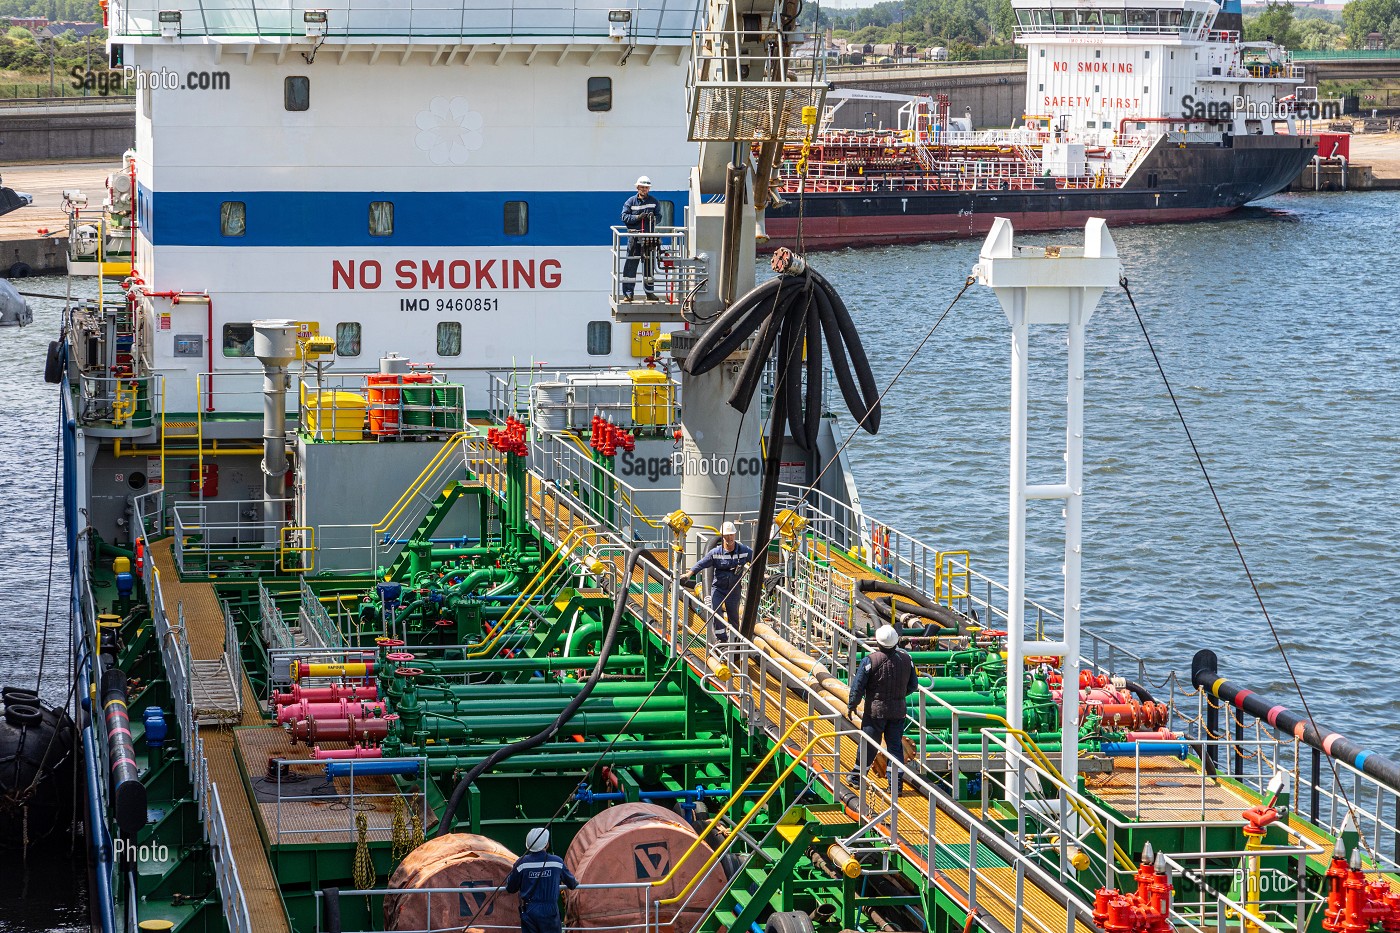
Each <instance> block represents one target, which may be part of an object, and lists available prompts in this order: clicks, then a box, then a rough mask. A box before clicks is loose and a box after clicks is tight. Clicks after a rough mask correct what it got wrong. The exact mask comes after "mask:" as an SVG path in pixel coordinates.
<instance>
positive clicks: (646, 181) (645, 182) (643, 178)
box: [635, 175, 651, 188]
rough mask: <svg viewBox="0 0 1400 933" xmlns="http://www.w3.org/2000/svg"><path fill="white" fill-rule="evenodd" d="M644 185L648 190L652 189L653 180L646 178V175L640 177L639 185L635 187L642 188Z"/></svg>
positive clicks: (638, 179)
mask: <svg viewBox="0 0 1400 933" xmlns="http://www.w3.org/2000/svg"><path fill="white" fill-rule="evenodd" d="M642 185H646V186H647V187H648V188H650V187H651V179H650V178H648V177H646V176H645V175H641V176H639V177H638V178H637V184H636V185H635V187H637V188H640V187H641V186H642Z"/></svg>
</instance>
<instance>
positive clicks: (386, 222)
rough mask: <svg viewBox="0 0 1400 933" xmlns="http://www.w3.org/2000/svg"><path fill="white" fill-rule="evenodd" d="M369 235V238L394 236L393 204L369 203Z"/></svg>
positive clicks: (390, 202)
mask: <svg viewBox="0 0 1400 933" xmlns="http://www.w3.org/2000/svg"><path fill="white" fill-rule="evenodd" d="M369 235H370V236H393V235H394V202H393V201H370V202H369Z"/></svg>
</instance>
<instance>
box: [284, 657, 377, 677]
mask: <svg viewBox="0 0 1400 933" xmlns="http://www.w3.org/2000/svg"><path fill="white" fill-rule="evenodd" d="M300 671H301V665H300V664H299V663H298V662H296V661H293V662H292V680H294V681H300V680H301V677H300ZM369 675H370V670H369V665H368V664H366V663H365V662H363V661H345V662H343V663H330V662H327V663H321V664H307V665H306V676H307V677H368V676H369Z"/></svg>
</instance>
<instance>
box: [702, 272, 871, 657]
mask: <svg viewBox="0 0 1400 933" xmlns="http://www.w3.org/2000/svg"><path fill="white" fill-rule="evenodd" d="M772 267H773V270H774V271H775V272H778V273H781V274H780V275H778V277H776V278H773V279H769V280H768V281H767V282H764V283H763V284H762V285H759V286H758V287H757V288H755V289H753V290H752V291H750V292H749V293H748V294H746V295H743V296H741V297H740V298H739V299H738V300H737V301H735V302H734V304H732V305H731V306H730V307H729V308H728V309H727V310H726V311H725V312H724V313H723V314H721V315H720V316H719V317H718V318H717V319H716V320H715V322H714V324H713V325H711V327H710V329H709V330H707V331H706V332H705V333H704V335H702V336H701V337H700V339H699V340H697V341H696V343H695V348H694V349H693V350H691V352H690V356H689V357H688V358H687V359H686V361H685V370H686V372H688V373H690V374H691V375H692V376H698V375H701V374H702V373H706V372H709V371H710V370H711V369H714V368H715V367H716V366H718V365H720V364H721V363H723V362H724V360H725V359H726V358H727V357H728V356H729V355H730V354H731V353H733V352H734V351H735V350H737V349H738V348H739V347H740V346H741V345H743V343H744V342H745V341H746V340H748V339H749V338H750V337H751V336H754V335H755V334H756V335H757V336H756V337H755V338H754V343H753V346H752V348H751V349H750V350H749V354H748V358H747V359H746V360H745V361H744V365H743V367H742V369H740V371H739V378H738V379H737V380H736V382H735V386H734V391H733V392H732V393H731V394H730V396H729V404H730V405H731V406H732V407H733V408H735V409H737V410H738V411H741V412H746V411H748V409H749V406H750V405H751V404H752V403H753V399H754V396H755V395H756V394H757V393H758V386H759V382H760V380H761V379H762V376H763V370H764V368H765V367H766V366H767V363H768V359H769V357H770V356H771V355H772V354H773V352H774V348H775V347H776V349H777V354H778V360H777V384H776V385H775V386H774V392H773V414H772V424H771V425H770V427H769V434H768V447H767V456H766V458H765V461H764V469H763V491H762V495H761V497H760V501H759V509H758V527H757V528H755V529H754V542H755V549H756V550H758V551H760V552H762V551H763V550H764V549H765V548H766V546H767V543H768V541H769V538H770V537H771V536H772V531H773V513H774V511H775V510H776V508H777V502H778V466H779V464H780V463H781V461H782V450H783V442H784V440H785V438H786V436H787V428H788V426H789V425H791V427H792V437H793V441H794V442H795V443H796V444H797V446H798V447H800V448H801V449H802V450H805V451H812V450H815V449H816V443H817V435H818V432H819V430H820V428H821V418H822V414H823V412H822V405H821V399H822V358H823V353H822V338H823V337H825V338H826V346H827V348H828V350H829V352H830V358H831V366H832V371H833V372H834V373H835V375H836V383H837V386H838V387H839V388H840V390H841V397H842V398H843V399H844V400H845V402H846V407H847V409H849V410H850V412H851V414H852V415H853V416H854V417H855V419H856V423H857V424H858V425H859V426H860V427H861V428H863V429H864V430H866V431H867V432H869V433H871V434H875V433H876V432H878V431H879V430H880V395H879V391H878V388H877V386H876V384H875V374H874V372H872V371H871V369H870V360H869V358H868V357H867V356H866V355H865V348H864V347H862V346H861V342H860V335H859V334H858V333H857V332H856V326H855V322H854V321H852V320H851V314H850V311H849V310H847V308H846V303H845V302H844V301H842V300H841V296H840V295H838V294H837V293H836V289H834V288H832V286H831V283H830V282H828V281H827V280H826V279H825V278H823V277H822V275H821V274H820V273H819V272H817V271H816V270H815V269H813V268H812V267H811V266H809V265H806V264H805V263H804V262H802V261H801V260H800V259H798V258H796V257H795V256H794V255H793V254H792V252H791V251H790V250H787V249H779V250H777V251H776V252H775V253H774V254H773V259H772ZM804 346H805V348H806V359H805V360H804V359H803V352H802V351H803V348H804ZM766 564H767V562H766V561H763V560H755V561H754V562H753V565H752V567H751V568H750V570H749V580H748V587H747V590H746V600H745V603H744V617H743V621H742V622H741V624H740V626H739V629H740V633H741V634H743V635H744V636H745V637H746V638H747V637H752V636H753V630H754V625H755V624H756V623H757V621H758V605H759V597H760V594H761V591H762V587H763V577H764V575H765V572H766V570H767V566H766Z"/></svg>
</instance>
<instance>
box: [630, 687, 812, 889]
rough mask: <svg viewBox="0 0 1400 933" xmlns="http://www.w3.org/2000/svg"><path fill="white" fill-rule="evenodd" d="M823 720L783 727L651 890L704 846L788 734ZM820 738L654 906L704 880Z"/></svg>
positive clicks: (800, 721) (799, 721) (808, 718)
mask: <svg viewBox="0 0 1400 933" xmlns="http://www.w3.org/2000/svg"><path fill="white" fill-rule="evenodd" d="M825 718H826V717H825V716H821V715H812V716H803V717H802V718H801V719H796V720H793V722H792V724H791V725H790V726H788V727H787V731H785V732H784V733H783V734H782V736H781V737H779V739H778V741H776V742H774V743H773V745H772V747H771V748H769V749H768V754H766V755H764V756H763V759H762V760H761V761H759V763H758V764H757V765H755V766H754V769H753V770H752V771H750V772H749V776H748V777H746V778H744V783H742V784H740V785H739V786H738V787H737V788H735V790H734V793H733V794H731V795H730V797H729V799H728V800H726V801H725V802H724V806H722V807H720V808H719V811H718V812H717V813H715V815H714V816H713V817H711V819H710V822H709V823H707V824H705V828H704V829H702V830H701V831H700V832H699V833H697V834H696V836H695V841H694V842H692V843H691V844H690V848H688V849H686V850H685V852H684V853H682V854H681V857H680V858H679V859H677V860H676V861H675V863H674V864H673V865H672V866H671V870H670V871H668V872H666V874H665V875H663V876H662V877H660V878H658V879H657V880H655V881H653V882H651V885H652V887H660V886H661V885H665V884H669V883H670V882H671V881H672V880H674V879H675V877H676V873H677V872H679V871H680V869H681V866H682V865H684V864H685V863H686V861H687V860H688V859H689V858H690V857H691V856H692V855H694V854H695V852H696V851H697V850H698V849H699V848H700V846H701V845H703V844H704V840H705V839H706V838H708V837H709V835H710V833H712V832H713V831H714V830H715V828H716V827H717V826H719V822H720V820H722V819H724V816H725V814H726V813H728V812H729V811H730V810H731V809H733V807H734V805H735V804H736V803H738V802H739V801H740V800H742V799H743V798H744V794H745V793H747V792H748V789H749V786H750V785H751V784H753V782H754V781H755V780H756V779H757V778H758V776H759V774H761V773H762V772H763V769H764V768H766V767H768V763H769V762H771V761H772V760H773V759H774V758H775V757H777V754H778V752H779V751H781V750H782V749H783V743H784V742H786V741H787V740H788V739H789V738H791V737H792V734H793V733H794V732H796V731H797V728H798V727H799V726H803V725H806V724H807V723H810V722H816V721H818V720H821V719H825ZM824 738H829V736H825V735H821V734H817V733H814V734H813V735H812V738H811V740H810V741H809V742H808V743H807V744H806V745H805V746H804V747H803V749H802V750H801V751H800V752H798V753H797V754H796V755H795V756H794V757H793V759H792V763H791V764H789V765H788V766H787V767H786V768H785V769H783V772H782V774H779V775H778V778H777V780H775V781H774V782H773V784H772V786H770V787H769V788H768V790H766V791H765V792H764V793H763V796H762V797H760V798H759V799H758V802H757V803H755V804H754V805H753V807H751V808H750V809H749V812H748V813H746V814H744V816H743V817H741V818H740V820H739V822H738V823H737V824H735V826H734V829H733V830H731V831H730V832H729V834H728V835H727V836H725V838H724V841H723V842H721V843H720V844H719V845H718V846H716V847H715V850H714V851H713V852H711V853H710V857H709V858H708V859H706V860H705V864H704V865H702V866H700V869H699V870H698V871H697V872H696V873H695V874H694V875H693V876H691V879H690V880H689V881H688V882H686V885H685V887H683V888H681V890H680V891H678V892H677V893H676V894H675V895H674V896H672V897H668V898H666V899H664V900H661V901H657V903H658V904H664V905H670V904H674V903H676V902H677V901H679V900H681V899H682V898H684V897H685V896H686V895H688V894H689V893H690V889H691V888H693V887H694V886H695V885H696V883H698V882H699V881H700V879H701V878H704V877H705V875H706V874H707V873H708V872H709V870H710V869H711V868H713V867H714V864H715V862H717V861H719V860H720V859H721V858H722V857H723V856H724V851H725V849H727V848H728V847H729V845H730V843H732V842H733V841H734V840H735V839H737V838H738V837H739V836H740V834H741V833H742V832H743V829H744V827H745V826H747V825H748V824H749V823H750V821H752V820H753V818H754V816H756V815H757V814H758V812H759V811H760V810H762V809H763V806H764V804H766V803H767V802H768V799H769V798H770V797H772V796H773V794H774V793H775V792H776V791H777V790H778V788H779V787H781V786H782V784H783V782H784V781H786V780H787V779H788V778H789V777H790V776H791V775H792V772H793V771H795V770H796V769H797V766H798V765H799V764H801V763H802V759H803V757H805V756H806V754H807V753H808V752H810V751H811V750H812V749H813V748H814V747H815V746H816V744H817V743H818V742H820V741H821V740H822V739H824Z"/></svg>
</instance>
